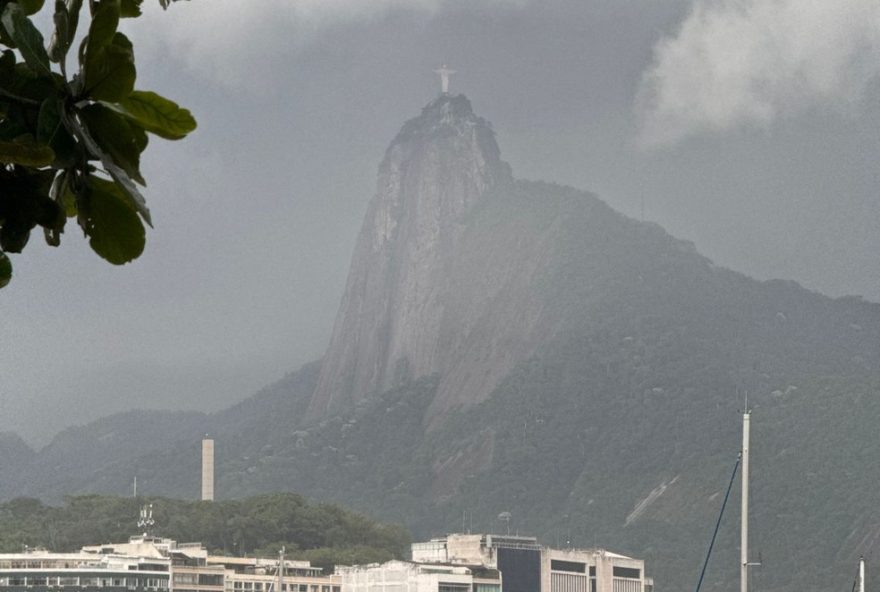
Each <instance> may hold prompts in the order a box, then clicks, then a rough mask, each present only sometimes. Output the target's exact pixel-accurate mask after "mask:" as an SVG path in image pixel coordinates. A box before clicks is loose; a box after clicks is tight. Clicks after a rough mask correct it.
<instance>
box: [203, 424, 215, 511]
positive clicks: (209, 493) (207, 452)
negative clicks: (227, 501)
mask: <svg viewBox="0 0 880 592" xmlns="http://www.w3.org/2000/svg"><path fill="white" fill-rule="evenodd" d="M202 501H204V502H212V501H214V440H211V439H210V438H208V437H207V436H205V439H204V440H202Z"/></svg>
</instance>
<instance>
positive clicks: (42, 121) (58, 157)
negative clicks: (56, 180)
mask: <svg viewBox="0 0 880 592" xmlns="http://www.w3.org/2000/svg"><path fill="white" fill-rule="evenodd" d="M61 109H63V103H62V101H61V99H58V98H55V97H50V98H48V99H46V100H45V101H43V104H42V105H40V115H39V118H38V119H37V142H38V143H40V144H47V145H48V146H49V147H50V148H52V151H53V152H54V153H55V161H54V162H53V163H52V164H53V165H55V167H56V168H62V169H63V168H68V167H71V166H73V165H75V164H76V160H77V150H76V141H75V140H74V139H73V137H72V136H71V135H70V133H69V132H68V131H67V129H66V128H65V127H64V123H63V122H62V121H61Z"/></svg>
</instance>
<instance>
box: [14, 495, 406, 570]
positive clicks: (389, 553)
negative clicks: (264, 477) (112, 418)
mask: <svg viewBox="0 0 880 592" xmlns="http://www.w3.org/2000/svg"><path fill="white" fill-rule="evenodd" d="M144 503H152V504H153V505H154V512H155V513H154V516H155V518H156V522H157V528H156V534H158V535H161V536H166V537H169V538H173V539H175V540H178V541H199V542H202V543H204V544H205V546H206V547H207V548H208V549H209V550H210V551H212V552H214V553H219V554H243V553H247V554H251V555H253V554H256V555H267V556H273V555H274V554H275V552H277V549H278V548H280V547H281V546H282V545H283V546H285V547H286V549H287V551H288V555H289V556H291V557H293V558H302V559H308V560H311V561H312V563H313V564H314V565H317V566H319V567H324V568H325V569H332V567H333V565H335V564H336V563H340V564H351V563H361V562H370V561H387V560H389V559H392V558H394V557H402V556H403V554H404V553H405V552H406V550H407V547H408V545H409V535H408V534H407V533H406V531H405V530H403V529H402V528H400V527H398V526H393V525H389V524H382V523H378V522H374V521H373V520H370V519H369V518H367V517H365V516H363V515H361V514H356V513H354V512H351V511H349V510H345V509H343V508H341V507H339V506H334V505H330V504H311V503H308V502H307V501H306V500H305V499H304V498H303V497H302V496H300V495H297V494H294V493H275V494H271V495H263V496H258V497H251V498H247V499H241V500H226V501H217V502H197V501H187V500H175V499H168V498H131V497H128V498H124V497H113V496H101V495H86V496H78V497H69V498H66V501H65V504H64V506H62V507H53V506H46V505H44V504H43V503H42V502H40V501H39V500H36V499H32V498H16V499H14V500H11V501H9V502H6V503H4V504H2V505H0V551H2V552H15V551H19V550H21V546H22V545H23V544H26V545H30V546H44V547H46V548H48V549H50V550H53V551H74V550H77V549H78V548H80V547H82V546H83V545H90V544H99V543H106V542H121V541H125V540H127V539H128V537H129V536H130V535H131V534H133V533H134V531H135V520H136V518H137V515H138V508H139V507H140V505H142V504H144Z"/></svg>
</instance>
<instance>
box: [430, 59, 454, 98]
mask: <svg viewBox="0 0 880 592" xmlns="http://www.w3.org/2000/svg"><path fill="white" fill-rule="evenodd" d="M434 72H435V73H437V74H439V75H440V89H441V91H442V92H443V94H444V95H447V94H449V76H450V75H452V74H455V70H450V69H449V68H447V67H446V64H443V65H442V66H441V67H440V68H438V69H437V70H434Z"/></svg>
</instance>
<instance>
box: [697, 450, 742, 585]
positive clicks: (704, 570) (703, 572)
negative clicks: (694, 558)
mask: <svg viewBox="0 0 880 592" xmlns="http://www.w3.org/2000/svg"><path fill="white" fill-rule="evenodd" d="M741 459H742V454H740V455H739V456H738V457H737V458H736V463H735V464H734V465H733V472H732V473H731V474H730V483H728V484H727V493H725V494H724V502H723V503H722V504H721V511H720V512H719V513H718V521H717V522H715V532H713V533H712V541H711V542H710V543H709V551H708V552H707V553H706V560H705V561H703V569H702V570H701V571H700V579H699V580H698V581H697V588H696V590H695V591H694V592H700V587H701V586H702V585H703V577H704V576H705V575H706V567H707V566H708V565H709V557H711V556H712V548H713V547H714V546H715V538H716V537H717V536H718V529H719V528H720V527H721V517H722V516H724V508H726V507H727V499H728V498H729V497H730V490H731V489H732V488H733V480H734V479H735V478H736V471H737V469H739V461H740V460H741Z"/></svg>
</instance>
